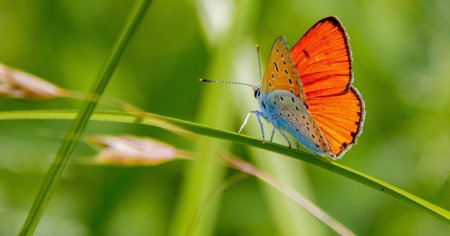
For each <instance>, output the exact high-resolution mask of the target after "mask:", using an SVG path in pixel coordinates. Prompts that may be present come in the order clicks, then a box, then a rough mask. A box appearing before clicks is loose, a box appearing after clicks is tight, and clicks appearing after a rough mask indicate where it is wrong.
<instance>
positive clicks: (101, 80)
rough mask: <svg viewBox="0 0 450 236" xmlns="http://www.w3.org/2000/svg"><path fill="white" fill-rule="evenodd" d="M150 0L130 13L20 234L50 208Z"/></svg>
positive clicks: (30, 231) (26, 232)
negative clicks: (68, 164) (56, 190)
mask: <svg viewBox="0 0 450 236" xmlns="http://www.w3.org/2000/svg"><path fill="white" fill-rule="evenodd" d="M149 2H150V0H139V1H136V3H135V5H134V7H133V10H132V12H131V14H130V17H129V20H128V22H127V24H126V25H125V27H124V28H123V30H122V33H121V34H120V37H119V39H118V41H117V42H116V45H115V46H114V49H113V51H112V53H111V55H110V56H109V58H108V60H107V62H106V64H105V66H104V67H103V68H102V70H101V71H100V73H99V76H98V78H97V80H96V81H95V83H94V84H93V86H92V89H91V91H90V93H89V94H90V95H89V96H88V97H87V98H86V100H85V102H84V103H83V105H82V108H81V110H80V112H79V113H78V115H77V117H76V118H75V120H74V121H73V123H72V125H71V127H70V129H69V130H68V132H67V134H66V136H65V139H64V142H63V143H62V144H61V146H60V149H59V150H58V153H57V155H56V158H55V159H54V161H53V163H52V165H51V167H50V169H49V170H48V172H47V175H46V176H45V179H44V182H43V183H42V185H41V188H40V190H39V192H38V195H37V196H36V198H35V200H34V203H33V205H32V206H31V209H30V211H29V212H28V216H27V219H26V220H25V223H24V224H23V226H22V229H21V231H20V234H19V235H32V234H33V232H34V230H35V229H36V226H37V224H38V222H39V220H40V218H41V216H42V214H43V212H44V210H45V207H46V206H47V204H48V202H49V200H50V198H51V196H52V194H53V191H54V190H55V187H56V184H57V183H58V180H59V179H60V177H61V174H62V172H63V171H64V168H65V166H66V164H67V162H68V160H69V157H70V155H71V154H72V152H73V150H74V148H75V146H76V144H77V142H78V140H79V138H80V136H81V134H82V132H83V131H84V129H85V127H86V125H87V123H88V121H89V118H90V117H91V115H92V113H93V111H94V109H95V107H96V105H97V101H98V96H95V95H101V94H102V93H103V91H104V90H105V88H106V85H107V84H108V82H109V80H110V78H111V75H112V73H113V71H114V69H115V68H116V67H117V64H118V62H119V59H120V57H121V56H122V54H123V51H124V49H125V47H126V45H127V44H128V42H129V40H130V38H131V36H132V35H133V33H134V32H135V31H136V28H137V26H138V23H139V22H140V21H141V19H142V17H143V15H144V13H145V10H146V9H147V6H148V4H149Z"/></svg>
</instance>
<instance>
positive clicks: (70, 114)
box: [0, 110, 450, 223]
mask: <svg viewBox="0 0 450 236" xmlns="http://www.w3.org/2000/svg"><path fill="white" fill-rule="evenodd" d="M76 114H77V113H76V112H75V111H45V110H40V111H39V110H37V111H7V112H0V120H38V119H43V120H72V119H74V118H75V116H76ZM152 116H154V117H157V118H159V119H161V120H164V121H168V122H172V123H173V124H176V125H179V126H181V127H182V128H185V129H186V130H189V131H191V132H194V133H197V134H200V135H205V136H210V137H214V138H220V139H225V140H229V141H233V142H237V143H241V144H245V145H249V146H253V147H257V148H261V149H265V150H268V151H272V152H276V153H279V154H283V155H286V156H289V157H292V158H295V159H299V160H302V161H305V162H307V163H310V164H313V165H316V166H319V167H322V168H323V169H326V170H328V171H331V172H334V173H336V174H338V175H341V176H344V177H347V178H349V179H352V180H354V181H356V182H359V183H362V184H364V185H366V186H368V187H371V188H373V189H376V190H378V191H381V192H382V193H385V194H387V195H390V196H392V197H394V198H397V199H399V200H401V201H403V202H405V203H408V204H410V205H413V206H416V207H418V208H419V209H421V210H423V211H425V212H428V213H430V214H431V215H433V216H435V217H437V218H439V219H441V220H443V221H445V222H446V223H450V211H448V210H446V209H444V208H441V207H439V206H437V205H435V204H433V203H430V202H428V201H426V200H424V199H422V198H420V197H417V196H415V195H413V194H411V193H409V192H406V191H404V190H402V189H400V188H398V187H396V186H394V185H391V184H389V183H386V182H384V181H382V180H380V179H377V178H375V177H373V176H370V175H368V174H365V173H363V172H360V171H357V170H355V169H352V168H350V167H348V166H345V165H343V164H340V163H338V162H335V161H332V160H328V159H324V158H321V157H318V156H315V155H313V154H310V153H306V152H302V151H297V150H292V149H288V148H287V147H285V146H281V145H278V144H274V143H265V144H263V143H262V142H261V140H258V139H254V138H250V137H248V136H244V135H240V134H237V133H233V132H229V131H223V130H219V129H214V128H210V127H206V126H203V125H200V124H196V123H192V122H188V121H184V120H179V119H174V118H170V117H164V116H159V115H154V114H152ZM91 120H96V121H109V122H121V123H134V124H144V125H152V126H154V125H155V124H154V123H153V122H152V121H151V120H147V119H140V118H136V117H135V116H133V115H130V114H126V113H122V112H98V113H95V114H93V116H92V118H91ZM156 126H157V125H156Z"/></svg>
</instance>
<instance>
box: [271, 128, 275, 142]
mask: <svg viewBox="0 0 450 236" xmlns="http://www.w3.org/2000/svg"><path fill="white" fill-rule="evenodd" d="M274 135H275V126H274V127H273V130H272V135H271V136H270V142H272V141H273V136H274Z"/></svg>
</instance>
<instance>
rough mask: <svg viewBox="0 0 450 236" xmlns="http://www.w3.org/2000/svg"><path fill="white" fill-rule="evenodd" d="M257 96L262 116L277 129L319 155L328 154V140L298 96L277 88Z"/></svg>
mask: <svg viewBox="0 0 450 236" xmlns="http://www.w3.org/2000/svg"><path fill="white" fill-rule="evenodd" d="M256 98H257V99H258V103H259V107H260V114H261V116H262V117H263V118H264V119H266V120H267V121H269V122H270V123H271V124H272V125H273V126H274V127H275V128H276V129H277V130H279V131H280V132H283V130H285V131H287V132H288V133H289V134H290V135H292V136H293V137H294V138H295V140H296V141H297V142H299V143H301V144H303V145H304V146H305V147H306V148H308V149H309V150H311V151H313V152H315V153H317V154H319V155H326V154H328V151H329V150H328V146H327V145H326V141H324V138H323V136H322V134H321V132H320V130H319V128H318V126H317V124H316V123H315V121H314V119H313V118H312V116H311V115H310V114H309V112H308V110H307V108H306V106H305V105H304V104H303V103H302V102H301V101H300V99H299V98H298V97H296V96H295V95H294V94H292V93H291V92H289V91H284V90H276V91H272V92H268V93H264V94H261V95H259V96H257V97H256Z"/></svg>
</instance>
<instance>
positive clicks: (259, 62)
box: [256, 44, 262, 80]
mask: <svg viewBox="0 0 450 236" xmlns="http://www.w3.org/2000/svg"><path fill="white" fill-rule="evenodd" d="M256 56H257V57H258V66H259V80H261V78H262V74H261V56H260V55H259V44H256Z"/></svg>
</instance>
